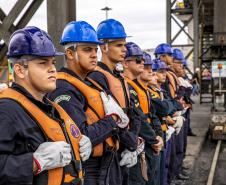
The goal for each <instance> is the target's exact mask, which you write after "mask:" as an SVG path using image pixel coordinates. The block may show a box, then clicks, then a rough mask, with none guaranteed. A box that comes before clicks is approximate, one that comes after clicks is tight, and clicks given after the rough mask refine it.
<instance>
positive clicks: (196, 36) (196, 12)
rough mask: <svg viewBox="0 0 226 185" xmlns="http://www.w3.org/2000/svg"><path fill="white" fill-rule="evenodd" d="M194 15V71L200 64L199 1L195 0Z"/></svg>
mask: <svg viewBox="0 0 226 185" xmlns="http://www.w3.org/2000/svg"><path fill="white" fill-rule="evenodd" d="M193 17H194V60H193V62H194V71H195V69H196V68H197V67H198V66H199V65H198V64H199V61H198V60H199V3H198V0H193Z"/></svg>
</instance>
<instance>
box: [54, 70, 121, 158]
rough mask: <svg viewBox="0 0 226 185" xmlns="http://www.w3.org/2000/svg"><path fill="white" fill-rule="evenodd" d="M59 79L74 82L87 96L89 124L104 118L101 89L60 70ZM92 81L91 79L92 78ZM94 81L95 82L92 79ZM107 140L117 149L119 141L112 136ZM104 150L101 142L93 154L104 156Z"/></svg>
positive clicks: (86, 112) (109, 144)
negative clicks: (115, 140)
mask: <svg viewBox="0 0 226 185" xmlns="http://www.w3.org/2000/svg"><path fill="white" fill-rule="evenodd" d="M57 79H58V80H65V81H67V82H68V83H70V84H72V85H73V86H74V87H75V88H76V89H78V90H79V91H80V92H81V93H82V94H83V95H84V97H85V98H86V100H87V109H86V111H85V114H86V116H87V123H88V124H89V125H92V124H93V123H95V122H97V121H98V120H100V119H102V118H104V116H105V113H104V107H103V103H102V99H101V96H100V91H99V90H97V89H94V88H92V87H90V86H89V85H87V84H85V83H84V82H82V81H81V80H79V79H78V78H75V77H73V76H72V75H70V74H68V73H65V72H59V73H58V74H57ZM90 81H91V80H90ZM92 83H94V82H93V81H92ZM94 85H95V86H98V85H97V84H94ZM98 88H99V89H101V87H100V86H98ZM105 142H106V143H107V144H108V146H109V147H110V148H111V149H112V150H113V149H114V150H117V148H118V146H117V145H118V143H117V142H114V141H113V138H112V137H109V138H107V139H106V140H105ZM103 151H104V145H103V143H100V144H98V145H96V146H95V147H94V149H93V156H94V157H97V156H102V155H103Z"/></svg>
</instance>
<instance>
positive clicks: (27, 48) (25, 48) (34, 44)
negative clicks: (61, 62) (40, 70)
mask: <svg viewBox="0 0 226 185" xmlns="http://www.w3.org/2000/svg"><path fill="white" fill-rule="evenodd" d="M22 55H35V56H40V57H51V56H58V55H63V53H60V52H56V50H55V47H54V45H53V42H52V40H51V38H50V36H49V35H48V34H47V33H46V32H45V31H43V30H41V29H39V28H37V27H34V26H28V27H25V28H23V29H19V30H17V31H15V32H14V33H13V34H12V36H11V37H10V41H9V46H8V53H7V57H8V58H15V57H20V56H22Z"/></svg>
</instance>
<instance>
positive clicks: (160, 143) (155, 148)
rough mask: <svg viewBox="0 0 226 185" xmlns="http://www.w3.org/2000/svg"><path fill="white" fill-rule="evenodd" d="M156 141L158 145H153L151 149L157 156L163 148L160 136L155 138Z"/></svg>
mask: <svg viewBox="0 0 226 185" xmlns="http://www.w3.org/2000/svg"><path fill="white" fill-rule="evenodd" d="M156 140H157V141H158V143H156V144H153V145H152V148H153V150H154V151H155V152H156V153H157V154H159V153H160V151H161V150H162V147H163V146H164V142H163V139H162V138H161V137H160V136H156Z"/></svg>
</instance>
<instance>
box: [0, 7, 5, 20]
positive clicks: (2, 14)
mask: <svg viewBox="0 0 226 185" xmlns="http://www.w3.org/2000/svg"><path fill="white" fill-rule="evenodd" d="M4 18H5V13H4V12H3V10H2V9H1V8H0V21H1V22H2V20H3V19H4Z"/></svg>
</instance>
